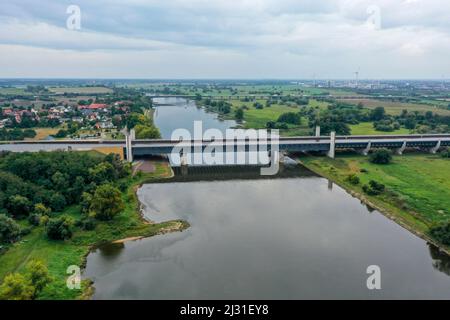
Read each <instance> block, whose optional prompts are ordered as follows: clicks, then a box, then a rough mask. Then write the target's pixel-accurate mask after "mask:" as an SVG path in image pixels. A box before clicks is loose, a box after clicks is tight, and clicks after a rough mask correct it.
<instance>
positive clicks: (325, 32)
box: [0, 0, 450, 79]
mask: <svg viewBox="0 0 450 320" xmlns="http://www.w3.org/2000/svg"><path fill="white" fill-rule="evenodd" d="M72 4H73V5H78V6H79V8H80V10H81V18H80V21H81V28H80V29H79V30H78V29H76V28H75V29H74V30H71V29H69V28H68V27H67V20H68V18H71V14H68V13H67V8H68V6H69V5H72ZM72 18H73V16H72ZM70 21H72V22H73V21H76V19H75V20H73V19H70ZM72 26H73V24H72ZM72 29H73V28H72ZM355 71H359V72H360V77H361V78H434V79H441V78H442V77H445V78H450V1H449V0H371V1H366V0H320V1H319V0H127V1H124V0H70V1H65V0H53V1H52V0H39V1H36V0H1V2H0V77H3V78H4V77H64V78H71V77H82V78H85V77H88V78H247V79H248V78H265V79H268V78H291V79H299V78H313V77H316V78H323V79H326V78H352V77H353V73H354V72H355Z"/></svg>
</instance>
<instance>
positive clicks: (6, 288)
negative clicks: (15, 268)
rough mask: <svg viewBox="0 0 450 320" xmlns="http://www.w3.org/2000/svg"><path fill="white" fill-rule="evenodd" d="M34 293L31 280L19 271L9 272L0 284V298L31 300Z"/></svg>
mask: <svg viewBox="0 0 450 320" xmlns="http://www.w3.org/2000/svg"><path fill="white" fill-rule="evenodd" d="M34 295H35V288H34V287H33V285H32V284H31V281H30V280H29V279H27V278H26V277H25V276H23V275H21V274H19V273H12V274H8V275H7V276H6V277H5V279H4V280H3V283H2V285H1V286H0V300H31V299H33V297H34Z"/></svg>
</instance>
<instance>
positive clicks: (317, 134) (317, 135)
mask: <svg viewBox="0 0 450 320" xmlns="http://www.w3.org/2000/svg"><path fill="white" fill-rule="evenodd" d="M316 137H320V126H316Z"/></svg>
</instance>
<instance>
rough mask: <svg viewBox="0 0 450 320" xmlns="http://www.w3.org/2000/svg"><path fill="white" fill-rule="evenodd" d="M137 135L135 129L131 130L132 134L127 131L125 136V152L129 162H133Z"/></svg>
mask: <svg viewBox="0 0 450 320" xmlns="http://www.w3.org/2000/svg"><path fill="white" fill-rule="evenodd" d="M135 137H136V134H135V131H134V129H131V131H130V132H128V131H127V133H126V135H125V152H126V156H127V161H128V162H133V144H132V142H133V140H134V139H135Z"/></svg>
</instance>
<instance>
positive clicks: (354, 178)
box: [347, 174, 360, 185]
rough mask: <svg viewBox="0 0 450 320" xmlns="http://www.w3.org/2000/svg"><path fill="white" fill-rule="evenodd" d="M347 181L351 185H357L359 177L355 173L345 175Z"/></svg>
mask: <svg viewBox="0 0 450 320" xmlns="http://www.w3.org/2000/svg"><path fill="white" fill-rule="evenodd" d="M347 181H348V182H350V183H351V184H353V185H357V184H359V182H360V179H359V177H358V176H357V175H356V174H350V175H349V176H348V177H347Z"/></svg>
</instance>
